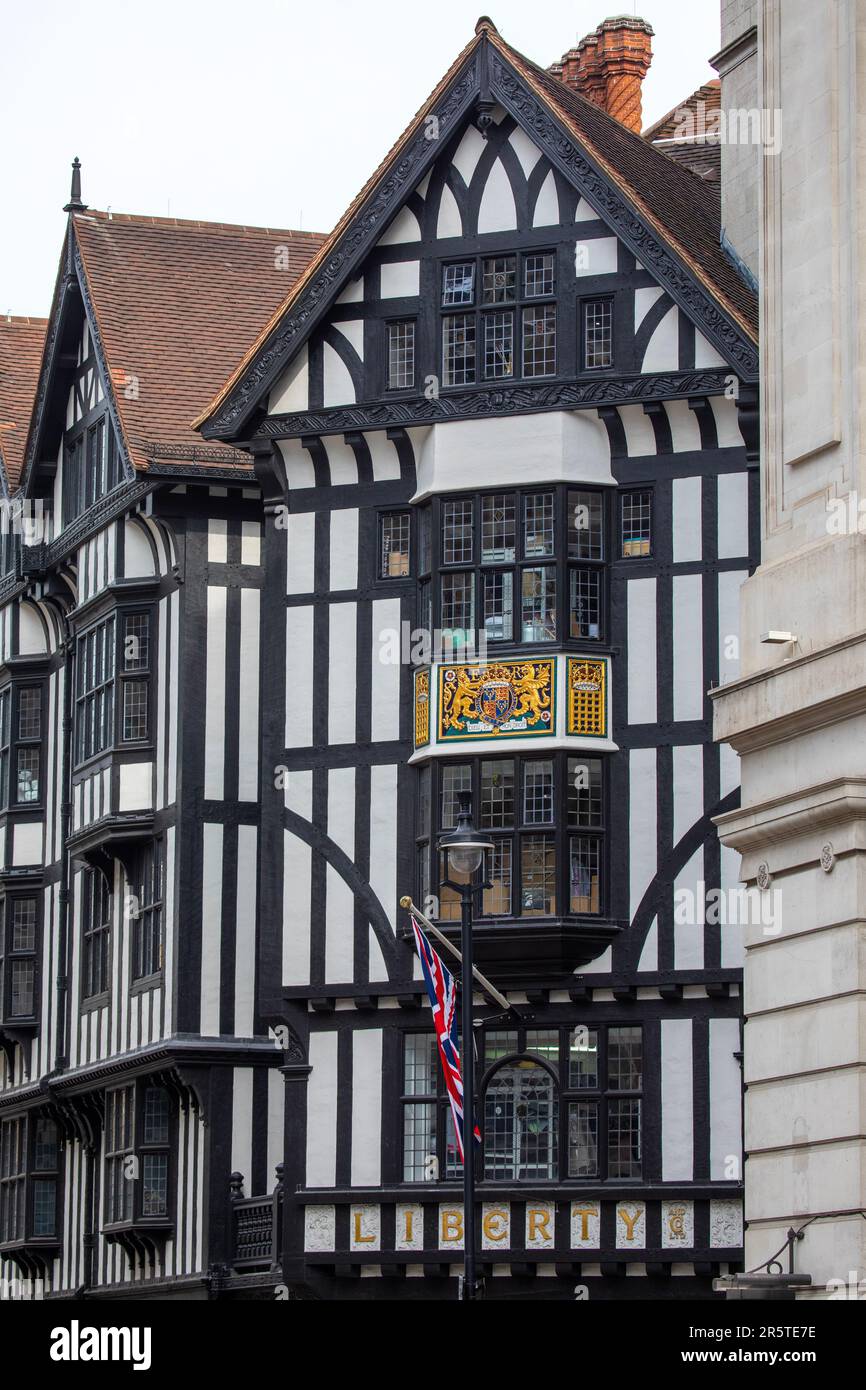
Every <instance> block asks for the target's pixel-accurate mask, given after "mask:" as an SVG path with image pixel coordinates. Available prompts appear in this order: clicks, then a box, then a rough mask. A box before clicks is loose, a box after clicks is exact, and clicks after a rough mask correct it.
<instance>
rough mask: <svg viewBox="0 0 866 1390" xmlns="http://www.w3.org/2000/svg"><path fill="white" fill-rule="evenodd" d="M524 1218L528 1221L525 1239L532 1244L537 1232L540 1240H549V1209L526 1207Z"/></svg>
mask: <svg viewBox="0 0 866 1390" xmlns="http://www.w3.org/2000/svg"><path fill="white" fill-rule="evenodd" d="M526 1220H527V1222H528V1223H529V1234H528V1237H527V1239H528V1241H529V1243H530V1244H532V1242H533V1241H534V1240H535V1239H536V1237H537V1236H539V1234H540V1237H541V1239H542V1240H550V1212H549V1211H545V1209H544V1207H527V1209H526ZM584 1238H585V1237H584Z"/></svg>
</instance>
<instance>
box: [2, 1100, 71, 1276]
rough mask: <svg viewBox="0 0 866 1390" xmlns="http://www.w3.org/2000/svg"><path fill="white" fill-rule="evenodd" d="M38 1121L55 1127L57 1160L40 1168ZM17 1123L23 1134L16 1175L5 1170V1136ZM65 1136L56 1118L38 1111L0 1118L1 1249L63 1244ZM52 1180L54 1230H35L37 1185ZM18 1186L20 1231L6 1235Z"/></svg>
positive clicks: (21, 1134)
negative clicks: (11, 1192)
mask: <svg viewBox="0 0 866 1390" xmlns="http://www.w3.org/2000/svg"><path fill="white" fill-rule="evenodd" d="M39 1121H46V1122H47V1123H48V1124H51V1125H53V1127H54V1145H55V1162H54V1165H53V1166H49V1167H38V1166H37V1159H36V1140H37V1133H38V1124H39ZM12 1126H15V1127H16V1128H17V1129H18V1131H19V1134H20V1136H21V1137H20V1140H19V1143H18V1154H19V1159H18V1162H19V1168H18V1170H17V1171H16V1173H15V1174H9V1173H7V1172H6V1159H7V1155H8V1152H9V1146H8V1143H7V1140H6V1135H7V1133H8V1130H9V1128H10V1127H12ZM62 1174H63V1135H62V1132H61V1130H60V1126H59V1125H58V1123H57V1121H56V1120H55V1119H53V1117H52V1116H51V1115H49V1114H45V1113H43V1112H41V1111H39V1110H32V1111H29V1112H28V1113H27V1114H24V1115H12V1116H9V1117H7V1118H5V1119H3V1120H0V1250H7V1249H8V1250H15V1249H17V1248H20V1247H21V1246H28V1245H38V1246H42V1247H49V1248H53V1247H55V1246H57V1245H59V1244H60V1233H61V1231H62V1229H63V1219H62V1210H61V1204H62V1199H63V1182H62ZM37 1183H51V1184H52V1186H53V1189H54V1202H53V1209H54V1220H53V1228H54V1229H53V1230H52V1231H41V1232H37V1231H36V1201H35V1199H36V1185H37ZM16 1189H17V1193H18V1195H17V1197H16V1198H15V1200H16V1203H17V1205H18V1222H19V1225H18V1230H17V1233H16V1234H15V1235H13V1236H9V1235H7V1227H6V1218H7V1214H8V1211H9V1197H8V1193H9V1192H10V1191H13V1192H14V1191H15V1190H16Z"/></svg>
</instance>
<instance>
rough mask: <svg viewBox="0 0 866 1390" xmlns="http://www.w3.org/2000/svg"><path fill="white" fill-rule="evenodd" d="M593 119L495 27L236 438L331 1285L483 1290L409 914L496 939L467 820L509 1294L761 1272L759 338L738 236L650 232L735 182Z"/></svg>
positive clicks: (277, 944) (309, 290) (313, 1269)
mask: <svg viewBox="0 0 866 1390" xmlns="http://www.w3.org/2000/svg"><path fill="white" fill-rule="evenodd" d="M558 87H559V84H557V83H555V82H553V81H552V80H551V79H549V78H546V77H545V74H543V73H540V71H539V70H538V69H535V68H534V67H532V65H530V64H528V63H526V61H525V60H523V59H521V58H520V57H519V55H517V54H515V53H514V52H513V50H510V49H508V48H507V47H506V46H505V45H504V44H503V43H502V42H501V40H500V39H499V38H498V35H497V34H496V32H495V30H494V29H493V28H492V26H490V25H489V24H488V23H486V22H480V24H479V30H478V33H477V36H476V40H475V41H474V42H473V43H472V44H471V45H470V46H469V48H468V49H467V50H466V51H465V52H464V54H463V55H461V57H460V58H459V59H458V60H457V62H456V63H455V65H454V67H453V68H452V70H451V72H450V73H449V74H448V76H447V77H446V79H445V80H444V81H443V83H442V84H441V85H440V87H439V88H438V89H437V91H436V92H435V93H434V95H433V97H432V98H431V101H430V103H429V104H428V105H427V107H426V108H425V109H424V111H423V112H422V114H421V116H420V117H419V118H418V120H417V121H416V123H415V125H414V126H413V127H412V128H411V129H410V131H408V132H407V133H406V135H405V136H404V138H403V140H402V142H400V144H399V145H398V147H397V149H396V150H395V152H393V153H392V155H391V156H389V159H388V160H387V161H386V163H385V164H384V165H383V166H382V168H381V169H380V170H379V171H378V173H377V174H376V175H375V176H374V178H373V179H372V180H371V182H370V184H369V185H368V186H367V188H366V189H365V190H364V192H363V194H362V195H361V196H360V198H359V199H358V201H357V202H356V204H355V205H353V207H352V208H351V209H350V210H349V212H348V213H347V214H346V216H345V217H344V219H343V221H342V222H341V224H340V225H339V226H338V228H337V230H336V232H335V233H334V234H333V236H332V238H331V239H330V240H329V242H328V243H327V245H326V247H325V248H323V251H322V253H321V254H320V257H319V258H317V260H316V261H314V262H313V264H312V266H311V267H310V268H309V270H308V272H307V274H306V275H305V276H304V277H303V278H302V280H301V281H300V282H299V284H298V286H297V287H296V289H295V290H294V291H293V292H292V293H291V295H290V297H289V299H288V301H287V303H286V305H285V307H284V310H283V313H282V316H281V317H280V318H279V319H278V320H277V321H276V322H274V323H273V324H272V326H271V327H270V329H269V330H268V332H267V333H266V334H264V335H263V337H262V338H261V340H260V343H259V346H258V348H257V349H256V350H254V351H252V352H251V353H250V354H248V356H247V358H246V359H245V362H244V364H243V365H242V367H241V368H240V369H239V370H238V372H237V373H236V374H235V375H234V377H233V378H232V379H231V380H230V381H229V382H228V383H227V386H226V388H225V389H224V391H223V392H222V393H221V395H220V396H219V398H218V399H217V400H216V401H215V403H214V405H213V407H212V409H211V412H210V415H209V417H208V418H207V419H206V420H205V421H204V422H203V433H204V434H205V436H206V437H208V438H211V439H219V440H222V441H225V442H231V443H234V444H241V445H242V446H243V447H246V448H247V449H249V450H250V451H251V453H252V454H253V457H254V458H255V463H256V472H257V476H258V477H259V479H260V481H261V484H262V488H263V494H264V501H265V521H266V524H265V539H264V579H263V605H262V612H263V627H262V635H263V642H262V688H263V690H265V691H267V699H266V701H265V702H264V708H263V719H262V751H261V758H262V766H263V769H264V770H265V772H264V774H263V778H262V807H261V815H262V819H261V851H262V857H261V877H260V914H261V917H260V922H261V934H260V949H261V956H260V961H259V978H260V981H261V985H262V993H261V996H260V1008H261V1011H262V1014H263V1016H264V1017H265V1018H267V1019H268V1020H269V1021H271V1022H272V1024H273V1025H274V1026H275V1027H276V1028H277V1029H278V1030H279V1029H283V1030H284V1032H285V1034H286V1039H287V1045H288V1048H289V1053H288V1059H287V1064H286V1066H285V1068H284V1071H285V1075H286V1079H287V1083H288V1088H287V1109H286V1153H285V1167H284V1191H285V1198H284V1202H285V1221H284V1242H283V1245H284V1266H283V1274H284V1278H285V1280H286V1282H287V1284H288V1285H289V1287H291V1288H293V1289H295V1290H296V1291H297V1292H298V1293H299V1294H301V1295H302V1296H303V1294H304V1292H305V1291H306V1292H307V1293H310V1292H312V1293H313V1294H315V1295H318V1296H321V1297H325V1298H352V1297H362V1296H363V1297H369V1296H376V1294H377V1293H380V1294H381V1295H382V1296H384V1297H389V1298H400V1297H421V1298H431V1297H453V1296H454V1289H455V1279H456V1277H457V1276H459V1274H460V1271H461V1268H462V1266H461V1260H462V1255H461V1246H462V1210H461V1202H462V1189H461V1186H460V1179H461V1170H460V1167H459V1164H458V1162H457V1157H456V1153H455V1148H454V1142H453V1135H452V1133H451V1131H450V1119H449V1116H448V1114H447V1105H446V1102H445V1097H444V1091H443V1089H442V1083H441V1079H440V1078H439V1076H438V1074H437V1064H436V1059H435V1053H434V1049H433V1033H432V1028H431V1022H430V1012H429V1008H428V1005H427V1001H426V996H425V995H424V993H423V988H422V986H421V984H420V982H419V975H420V972H419V968H418V964H417V962H416V961H415V959H414V954H413V948H412V945H411V941H410V939H409V938H408V918H407V914H406V913H405V912H404V911H403V910H402V908H400V907H399V906H398V903H399V899H400V897H401V896H402V895H404V894H411V895H412V896H413V897H414V899H415V901H416V902H417V903H418V904H419V905H420V906H422V908H426V910H427V911H428V912H429V913H430V915H431V916H433V917H435V918H437V919H438V922H439V925H440V927H441V928H442V929H443V930H445V931H446V932H448V931H450V932H451V933H452V935H453V937H454V938H455V939H456V937H457V932H458V925H459V904H458V903H457V902H456V900H455V899H454V897H453V895H449V893H448V890H443V891H442V892H441V893H440V890H439V886H438V875H439V862H438V855H437V853H436V850H435V843H436V839H437V836H438V835H439V834H440V833H441V832H442V831H443V830H444V829H446V828H448V827H449V826H450V825H451V824H452V823H453V815H454V808H455V801H456V795H457V792H458V791H460V790H470V791H471V792H472V794H473V801H474V807H475V817H476V821H477V822H478V823H479V824H480V825H481V827H482V828H483V829H484V830H486V831H487V832H488V833H489V834H490V835H491V836H492V837H493V839H494V842H495V846H496V849H495V852H494V855H493V863H492V864H491V865H489V866H488V878H489V882H490V887H489V888H488V889H487V890H486V891H485V894H484V910H483V914H482V916H481V918H480V920H479V921H478V923H477V926H476V932H475V940H476V951H477V957H478V963H479V965H480V967H481V968H482V969H483V970H485V971H486V972H487V974H488V975H489V976H490V978H491V979H492V980H493V982H494V983H495V984H497V985H498V986H499V988H500V989H502V990H505V991H506V993H507V996H508V999H509V1001H510V1003H512V1004H513V1008H514V1012H513V1013H511V1014H508V1015H506V1016H502V1013H501V1009H499V1008H498V1007H497V1006H496V1005H493V1004H490V1003H489V1001H487V1000H486V998H485V997H484V996H482V995H481V994H479V995H478V1000H477V1015H476V1017H477V1020H478V1024H479V1026H478V1028H477V1036H476V1040H475V1045H476V1051H477V1057H478V1067H479V1075H480V1099H479V1123H480V1125H481V1127H482V1129H483V1131H484V1145H483V1150H482V1152H481V1153H480V1155H479V1157H478V1160H477V1162H478V1179H479V1188H478V1193H479V1204H480V1218H481V1229H482V1245H483V1248H482V1251H481V1260H482V1262H483V1265H484V1267H485V1273H486V1276H487V1293H488V1296H490V1297H495V1296H496V1294H497V1291H498V1290H502V1292H503V1293H508V1294H510V1295H511V1296H514V1295H518V1296H547V1297H553V1298H572V1297H574V1296H575V1295H574V1290H575V1286H581V1287H582V1288H586V1289H587V1290H588V1291H589V1296H590V1297H604V1298H617V1297H629V1296H644V1297H646V1296H652V1297H677V1296H698V1295H706V1294H707V1292H708V1291H709V1288H710V1279H711V1276H712V1275H713V1274H716V1273H718V1272H719V1271H724V1270H725V1269H726V1268H735V1267H737V1264H738V1261H739V1260H740V1258H741V1244H742V1211H741V1190H742V1189H741V1178H742V1173H741V1166H740V1163H741V1159H740V1155H741V1079H740V1068H739V1054H740V1011H741V1000H740V969H741V939H740V931H739V929H738V927H737V925H736V924H732V925H727V924H723V925H721V926H720V924H719V920H718V913H716V914H715V916H714V914H713V912H712V911H710V912H708V913H706V914H705V911H704V901H705V897H708V900H709V902H712V901H713V899H714V897H717V896H718V890H719V889H723V888H726V887H733V886H735V884H736V866H735V861H734V859H733V857H732V856H729V855H728V854H727V852H726V851H725V850H721V851H720V848H719V845H718V842H717V840H716V836H715V830H714V825H713V817H715V816H717V815H719V814H721V813H723V812H724V811H725V810H727V809H728V808H730V807H732V806H734V805H736V804H737V798H738V789H737V782H738V777H737V766H736V760H735V759H734V758H732V757H731V756H730V754H729V753H728V752H726V750H724V749H722V750H720V749H719V748H717V747H715V746H714V745H713V743H712V739H711V727H710V714H709V704H708V699H707V692H708V690H709V689H710V688H711V687H712V686H714V685H717V684H719V683H720V682H721V681H724V680H726V679H729V678H730V677H731V676H733V675H734V674H735V673H736V670H737V604H738V590H739V586H740V584H741V583H742V581H743V579H744V578H745V577H746V576H747V575H748V573H749V572H750V569H751V568H752V567H753V566H754V563H755V550H756V519H757V500H758V499H757V477H756V474H755V471H754V464H755V455H754V415H755V405H754V380H755V373H756V367H757V356H756V349H755V339H754V330H753V329H752V330H751V331H749V329H748V328H747V327H744V324H743V315H742V313H741V312H738V307H737V305H736V304H732V303H731V300H730V298H729V297H728V293H727V291H728V290H730V287H731V280H732V277H735V276H736V272H734V271H733V269H732V268H728V267H724V266H723V267H722V269H721V270H720V272H719V273H720V277H721V279H722V280H724V282H725V286H726V287H727V288H726V289H723V290H722V292H719V290H718V289H717V287H716V286H714V284H713V275H714V267H715V269H718V267H719V265H720V261H721V259H722V258H721V252H719V251H718V231H717V229H716V232H715V237H716V260H715V263H714V266H709V267H707V266H702V265H701V264H700V259H701V254H702V252H701V250H700V248H698V247H696V246H695V247H690V246H688V245H686V246H685V248H684V247H683V236H684V232H683V230H682V229H683V227H686V229H687V227H688V222H689V217H688V216H686V217H685V218H684V219H683V220H682V221H681V222H680V223H679V228H678V231H677V232H676V233H674V232H671V230H670V229H671V227H673V226H674V225H675V224H676V223H677V217H676V216H673V215H672V216H671V219H670V224H669V226H668V228H667V231H666V229H665V227H664V226H660V225H659V222H658V221H657V220H656V219H655V218H654V217H653V216H652V215H650V214H647V215H646V217H645V218H644V219H643V220H642V218H641V215H640V213H639V212H637V211H636V208H637V207H640V206H641V205H642V206H643V207H644V209H646V207H647V204H648V203H649V202H650V193H651V187H652V185H653V184H655V185H656V186H657V185H658V181H659V180H664V179H667V178H668V177H669V178H670V188H669V194H668V196H669V199H670V200H671V201H672V202H673V203H674V204H676V205H677V207H678V213H679V212H681V211H683V201H684V200H688V199H689V198H693V199H694V200H695V202H696V204H699V205H700V206H701V207H702V208H704V207H705V206H706V204H705V203H704V201H703V200H704V197H705V192H704V189H703V188H702V186H701V185H700V183H699V181H698V180H697V179H695V178H694V176H693V175H691V174H690V173H689V172H688V171H678V172H677V174H676V176H674V174H673V173H672V172H669V170H668V165H669V161H667V160H666V159H665V158H664V157H663V156H657V155H656V152H655V151H653V150H646V149H645V147H642V144H643V142H641V141H640V139H639V137H635V136H631V135H630V134H626V133H625V132H623V131H622V128H621V127H618V126H617V125H616V123H615V122H613V121H611V120H609V118H607V117H605V116H603V115H599V114H598V113H596V112H594V110H593V108H591V107H589V105H588V103H586V102H583V103H581V102H580V101H579V100H578V101H575V100H574V99H567V97H566V95H565V94H563V95H562V96H561V98H560V97H559V96H557V95H556V91H557V88H558ZM559 90H560V91H562V89H561V88H559ZM584 108H586V109H584ZM581 127H582V128H581ZM660 160H661V163H659V161H660ZM617 161H619V162H617ZM636 162H638V163H642V168H643V172H641V171H640V170H638V171H637V172H635V163H636ZM644 178H645V179H646V182H645V183H644V184H642V183H641V181H642V180H643V179H644ZM630 180H632V182H630ZM702 216H703V214H700V215H696V216H695V219H694V226H695V227H696V228H699V227H700V226H702V225H703V224H702V221H701V218H702ZM696 235H697V233H696ZM683 250H685V252H686V255H683ZM736 278H737V279H738V277H736ZM740 289H741V290H742V292H743V293H742V295H741V296H740V306H741V305H742V303H743V302H745V301H746V300H747V299H748V294H749V292H748V290H747V289H746V287H745V286H743V285H740ZM735 297H736V296H735ZM747 440H748V446H747ZM425 634H434V637H433V640H432V643H430V644H429V645H428V647H427V649H426V650H425V648H424V636H425ZM416 638H417V639H418V640H419V643H420V645H418V646H416V645H415V639H416ZM440 639H441V640H444V642H445V643H446V646H445V650H444V651H442V650H441V649H439V647H438V646H437V642H438V641H439V640H440ZM473 640H474V641H475V643H476V645H475V647H473V646H472V645H471V643H472V641H473ZM485 641H486V648H485V650H484V652H483V653H482V656H481V657H480V656H479V648H480V644H481V643H482V642H485ZM467 643H468V645H465V644H467ZM449 644H450V645H449ZM714 890H715V891H714ZM689 903H691V904H693V906H692V907H689V906H688V904H689ZM368 1281H370V1282H368Z"/></svg>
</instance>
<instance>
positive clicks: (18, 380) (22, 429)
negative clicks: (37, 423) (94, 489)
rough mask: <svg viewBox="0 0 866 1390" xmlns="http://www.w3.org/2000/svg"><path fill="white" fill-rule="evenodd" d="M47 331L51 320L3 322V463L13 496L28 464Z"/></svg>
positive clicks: (0, 350)
mask: <svg viewBox="0 0 866 1390" xmlns="http://www.w3.org/2000/svg"><path fill="white" fill-rule="evenodd" d="M47 328H48V320H47V319H32V318H0V460H2V464H3V468H4V470H5V473H6V482H7V484H8V487H9V491H10V493H11V492H14V491H15V489H16V487H17V486H18V479H19V478H20V476H21V469H22V467H23V464H24V450H25V446H26V444H27V432H28V430H29V428H30V415H31V412H32V410H33V401H34V398H35V396H36V387H37V385H38V383H39V369H40V367H41V365H42V350H43V348H44V346H45V333H46V330H47Z"/></svg>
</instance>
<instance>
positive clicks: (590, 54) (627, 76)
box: [548, 15, 653, 135]
mask: <svg viewBox="0 0 866 1390" xmlns="http://www.w3.org/2000/svg"><path fill="white" fill-rule="evenodd" d="M652 37H653V31H652V28H651V26H650V25H649V24H647V22H646V20H645V19H633V18H632V17H631V16H630V15H617V16H616V17H615V18H613V19H606V20H605V21H604V23H603V24H599V26H598V28H597V29H596V31H595V33H594V34H587V36H586V38H585V39H581V41H580V43H579V44H578V45H577V48H571V49H569V51H568V52H567V53H564V54H563V55H562V57H561V59H560V60H559V62H558V63H552V64H551V66H550V67H549V68H548V72H550V73H551V74H552V75H553V76H554V77H558V78H559V79H560V81H561V82H565V83H566V84H567V85H568V86H569V87H573V88H574V90H575V91H576V92H580V94H581V96H584V97H587V98H588V99H589V100H590V101H592V102H595V105H596V106H600V107H601V108H602V110H604V111H606V112H607V114H608V115H609V116H615V117H616V119H617V120H618V121H622V123H623V125H626V126H628V128H629V130H634V131H637V133H638V135H639V134H640V132H641V127H642V121H641V83H642V82H643V80H644V78H645V77H646V75H647V72H648V71H649V66H650V63H651V62H652Z"/></svg>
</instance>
